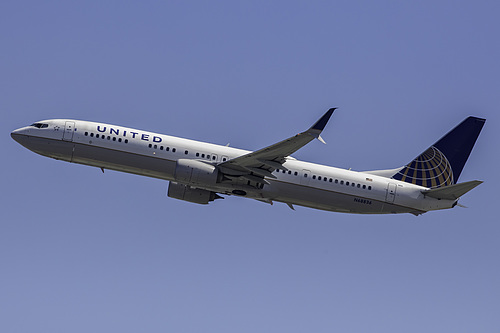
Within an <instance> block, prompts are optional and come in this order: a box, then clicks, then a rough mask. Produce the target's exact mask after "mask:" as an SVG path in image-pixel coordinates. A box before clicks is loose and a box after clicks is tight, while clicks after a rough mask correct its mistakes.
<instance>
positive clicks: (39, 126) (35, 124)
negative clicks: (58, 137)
mask: <svg viewBox="0 0 500 333" xmlns="http://www.w3.org/2000/svg"><path fill="white" fill-rule="evenodd" d="M30 126H33V127H36V128H47V127H49V124H42V123H34V124H31V125H30Z"/></svg>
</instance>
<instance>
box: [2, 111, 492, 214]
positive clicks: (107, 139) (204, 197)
mask: <svg viewBox="0 0 500 333" xmlns="http://www.w3.org/2000/svg"><path fill="white" fill-rule="evenodd" d="M335 109H336V108H331V109H329V110H328V111H327V112H326V113H325V114H324V115H323V116H322V117H321V118H320V119H319V120H318V121H317V122H315V123H314V124H313V125H312V126H311V127H310V128H309V129H307V130H306V131H304V132H301V133H299V134H297V135H295V136H292V137H290V138H288V139H285V140H283V141H280V142H278V143H275V144H273V145H270V146H268V147H265V148H262V149H260V150H257V151H247V150H242V149H237V148H233V147H228V146H221V145H216V144H211V143H206V142H200V141H194V140H188V139H183V138H179V137H174V136H168V135H164V134H158V133H152V132H147V131H143V130H137V129H133V128H127V127H122V126H117V125H110V124H104V123H98V122H90V121H82V120H73V119H50V120H44V121H39V122H36V123H33V124H32V125H30V126H26V127H23V128H19V129H17V130H14V131H13V132H12V133H11V136H12V138H13V139H14V140H15V141H17V142H18V143H20V144H21V145H23V146H24V147H26V148H28V149H29V150H32V151H33V152H35V153H37V154H40V155H43V156H47V157H51V158H54V159H57V160H62V161H66V162H71V163H79V164H84V165H89V166H94V167H98V168H100V169H101V170H102V172H104V170H105V169H109V170H115V171H121V172H128V173H132V174H137V175H141V176H148V177H153V178H158V179H163V180H167V181H169V186H168V192H167V195H168V196H169V197H171V198H175V199H180V200H184V201H188V202H192V203H197V204H208V203H210V202H212V201H214V200H217V199H223V198H224V197H223V195H235V196H240V197H245V198H251V199H255V200H259V201H261V202H265V203H268V204H273V203H274V202H282V203H285V204H287V205H288V206H289V207H290V208H291V209H295V207H294V206H305V207H310V208H315V209H320V210H326V211H332V212H342V213H357V214H397V213H411V214H413V215H421V214H423V213H426V212H428V211H433V210H440V209H448V208H453V207H455V206H456V205H458V199H459V198H460V197H461V196H462V195H464V194H465V193H467V192H468V191H470V190H472V189H473V188H475V187H476V186H478V185H479V184H481V183H482V181H479V180H473V181H468V182H463V183H458V179H459V177H460V174H461V172H462V169H463V167H464V165H465V163H466V161H467V159H468V157H469V155H470V153H471V151H472V148H473V147H474V144H475V142H476V140H477V138H478V136H479V133H480V132H481V129H482V127H483V125H484V123H485V121H486V120H485V119H482V118H478V117H473V116H470V117H468V118H466V119H465V120H464V121H462V122H461V123H460V124H459V125H457V126H456V127H455V128H453V129H452V130H451V131H450V132H448V133H447V134H446V135H445V136H444V137H442V138H441V139H440V140H438V141H437V142H436V143H435V144H433V145H432V146H430V147H429V148H428V149H427V150H425V151H424V152H423V153H422V154H420V155H418V156H417V157H416V158H415V159H413V160H412V161H410V162H409V163H408V164H406V165H404V166H402V167H399V168H395V169H389V170H375V171H364V172H358V171H353V170H345V169H340V168H335V167H331V166H326V165H320V164H314V163H309V162H304V161H300V160H297V159H295V158H293V157H292V156H290V155H292V154H293V153H294V152H296V151H297V150H299V149H300V148H302V147H303V146H305V145H306V144H307V143H309V142H311V141H312V140H314V139H318V140H319V141H321V142H323V143H324V140H323V139H322V138H321V136H320V134H321V132H322V131H323V129H324V128H325V126H326V125H327V123H328V121H329V119H330V117H331V116H332V114H333V113H334V111H335Z"/></svg>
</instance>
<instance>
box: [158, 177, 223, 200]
mask: <svg viewBox="0 0 500 333" xmlns="http://www.w3.org/2000/svg"><path fill="white" fill-rule="evenodd" d="M167 195H168V196H169V197H171V198H174V199H179V200H185V201H189V202H194V203H197V204H202V205H206V204H208V203H209V202H210V201H214V200H215V199H223V198H222V197H221V196H219V195H217V193H215V192H212V191H207V190H202V189H199V188H192V187H191V186H189V185H184V184H179V183H175V182H170V185H169V186H168V193H167Z"/></svg>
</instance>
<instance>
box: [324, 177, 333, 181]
mask: <svg viewBox="0 0 500 333" xmlns="http://www.w3.org/2000/svg"><path fill="white" fill-rule="evenodd" d="M323 181H324V182H326V177H323ZM330 181H331V180H330Z"/></svg>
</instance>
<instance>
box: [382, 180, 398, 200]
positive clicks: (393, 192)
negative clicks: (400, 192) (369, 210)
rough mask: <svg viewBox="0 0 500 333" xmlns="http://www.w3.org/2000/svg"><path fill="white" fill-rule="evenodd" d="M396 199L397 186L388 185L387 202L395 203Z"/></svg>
mask: <svg viewBox="0 0 500 333" xmlns="http://www.w3.org/2000/svg"><path fill="white" fill-rule="evenodd" d="M394 199H396V184H391V183H389V184H388V185H387V194H386V196H385V201H387V202H390V203H393V202H394Z"/></svg>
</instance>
